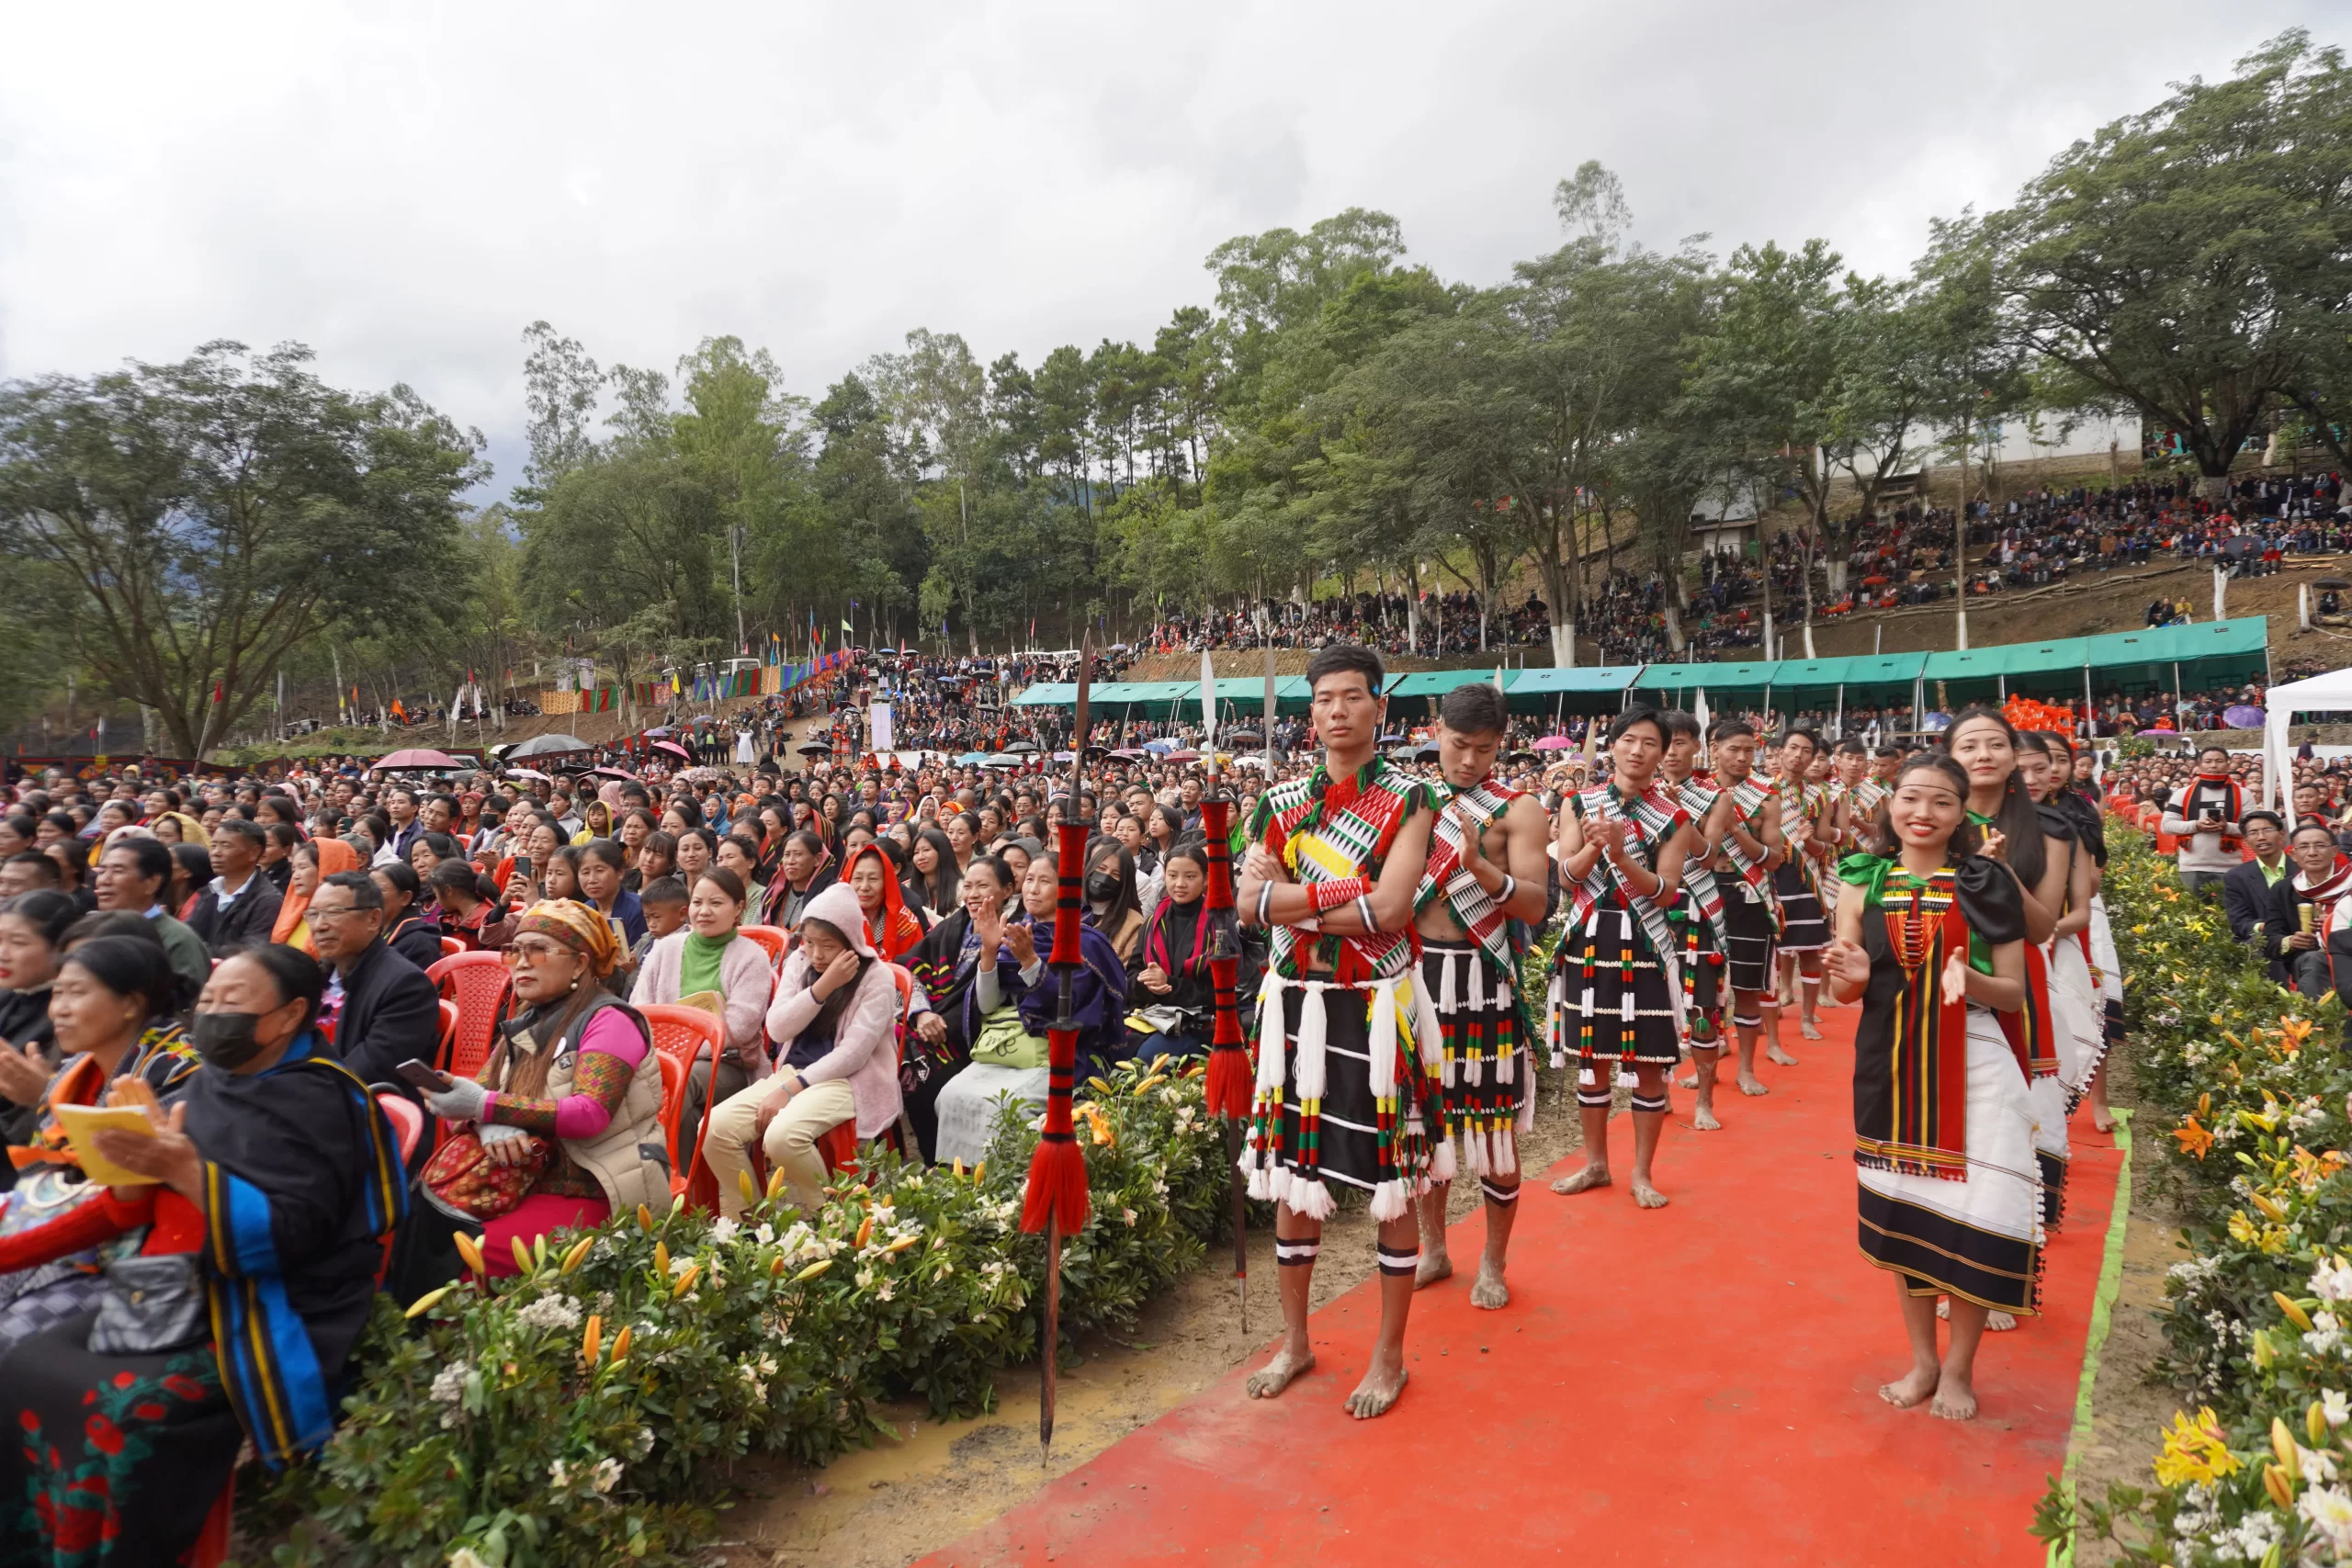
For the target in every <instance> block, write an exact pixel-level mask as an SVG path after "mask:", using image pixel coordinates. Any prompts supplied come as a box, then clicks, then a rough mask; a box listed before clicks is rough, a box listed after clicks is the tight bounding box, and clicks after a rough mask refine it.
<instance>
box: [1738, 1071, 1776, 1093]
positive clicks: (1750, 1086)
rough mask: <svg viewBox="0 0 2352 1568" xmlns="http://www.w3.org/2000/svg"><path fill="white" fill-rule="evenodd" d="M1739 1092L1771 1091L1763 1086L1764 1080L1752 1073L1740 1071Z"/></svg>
mask: <svg viewBox="0 0 2352 1568" xmlns="http://www.w3.org/2000/svg"><path fill="white" fill-rule="evenodd" d="M1739 1092H1740V1093H1742V1094H1770V1093H1771V1092H1772V1091H1771V1090H1770V1089H1767V1088H1766V1087H1765V1086H1764V1080H1763V1079H1762V1078H1759V1077H1757V1076H1756V1075H1755V1074H1754V1073H1742V1074H1740V1075H1739Z"/></svg>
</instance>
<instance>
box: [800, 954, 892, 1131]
mask: <svg viewBox="0 0 2352 1568" xmlns="http://www.w3.org/2000/svg"><path fill="white" fill-rule="evenodd" d="M886 967H887V968H888V970H889V971H890V978H891V980H892V981H893V982H894V983H896V985H897V986H898V987H899V1027H898V1030H897V1032H895V1033H894V1034H893V1035H892V1037H891V1041H890V1048H891V1053H892V1057H893V1059H892V1061H891V1063H890V1070H891V1072H892V1073H893V1074H894V1075H895V1074H896V1073H897V1072H898V1069H899V1061H901V1060H903V1059H904V1058H905V1056H906V1054H907V1005H908V1003H910V1002H911V1001H912V1000H913V999H914V994H915V977H914V976H912V975H910V974H909V973H908V972H907V970H906V969H905V967H904V966H903V965H900V964H888V965H886ZM875 1142H876V1143H888V1144H889V1145H891V1146H892V1147H893V1148H895V1149H897V1150H898V1151H899V1154H900V1155H901V1156H904V1155H905V1154H906V1152H907V1145H906V1139H905V1137H904V1136H903V1135H902V1134H900V1133H899V1129H898V1128H897V1127H896V1126H892V1127H889V1128H887V1129H885V1130H884V1132H883V1134H882V1135H881V1136H880V1137H878V1138H876V1140H875ZM814 1146H815V1148H816V1150H817V1154H818V1156H819V1157H820V1158H821V1159H822V1160H823V1161H824V1162H825V1168H826V1169H827V1170H829V1171H833V1172H835V1173H837V1174H845V1175H855V1174H856V1172H857V1168H858V1161H857V1119H856V1118H855V1117H854V1116H853V1117H851V1118H850V1120H848V1121H846V1122H842V1124H841V1125H840V1126H838V1127H831V1128H828V1129H826V1131H825V1132H824V1133H823V1134H820V1136H819V1137H818V1139H817V1142H816V1145H814Z"/></svg>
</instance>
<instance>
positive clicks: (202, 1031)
mask: <svg viewBox="0 0 2352 1568" xmlns="http://www.w3.org/2000/svg"><path fill="white" fill-rule="evenodd" d="M260 1022H261V1014H259V1013H257V1012H200V1013H198V1014H197V1015H196V1022H195V1024H194V1026H193V1027H191V1028H190V1029H189V1031H188V1039H189V1041H190V1042H191V1043H194V1045H195V1046H196V1054H197V1055H199V1056H201V1057H203V1058H204V1064H205V1066H209V1067H220V1068H221V1069H223V1070H224V1071H225V1070H229V1069H232V1068H236V1067H242V1066H244V1065H245V1064H246V1063H247V1062H250V1061H252V1060H253V1059H254V1057H255V1056H258V1055H261V1053H262V1043H261V1042H260V1041H259V1040H258V1039H256V1038H254V1028H255V1027H256V1026H257V1025H258V1024H259V1023H260Z"/></svg>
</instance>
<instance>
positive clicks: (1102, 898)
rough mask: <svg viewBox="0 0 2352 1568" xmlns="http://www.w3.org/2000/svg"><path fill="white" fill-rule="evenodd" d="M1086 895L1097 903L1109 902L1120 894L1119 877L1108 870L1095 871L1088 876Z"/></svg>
mask: <svg viewBox="0 0 2352 1568" xmlns="http://www.w3.org/2000/svg"><path fill="white" fill-rule="evenodd" d="M1086 896H1087V897H1088V898H1090V899H1091V900H1092V901H1093V902H1095V903H1097V904H1107V903H1109V902H1110V901H1111V900H1112V899H1114V898H1116V897H1118V896H1119V879H1118V878H1117V877H1115V876H1113V875H1111V874H1109V873H1108V872H1102V871H1098V872H1093V873H1091V874H1089V875H1088V876H1087V878H1086Z"/></svg>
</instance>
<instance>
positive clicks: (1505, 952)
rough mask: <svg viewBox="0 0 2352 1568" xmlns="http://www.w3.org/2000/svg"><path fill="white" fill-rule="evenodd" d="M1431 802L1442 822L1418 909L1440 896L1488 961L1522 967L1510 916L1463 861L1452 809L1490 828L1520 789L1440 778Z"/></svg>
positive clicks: (1508, 970)
mask: <svg viewBox="0 0 2352 1568" xmlns="http://www.w3.org/2000/svg"><path fill="white" fill-rule="evenodd" d="M1429 791H1430V805H1432V806H1433V807H1436V808H1437V813H1438V818H1437V825H1436V827H1435V828H1434V829H1432V830H1431V831H1430V853H1429V862H1428V864H1427V865H1425V866H1424V867H1423V868H1422V871H1421V885H1420V886H1419V888H1418V889H1416V890H1415V892H1414V894H1413V909H1414V912H1415V913H1417V914H1418V913H1419V911H1421V910H1423V909H1426V908H1429V907H1430V905H1431V904H1433V903H1435V902H1437V901H1438V900H1439V899H1440V898H1442V899H1444V900H1445V906H1446V908H1447V909H1448V910H1449V911H1450V912H1451V913H1452V914H1453V919H1454V923H1455V924H1457V925H1459V926H1460V927H1461V928H1462V929H1463V931H1465V932H1467V933H1468V934H1469V937H1470V940H1471V941H1472V942H1476V943H1477V944H1478V948H1479V951H1480V952H1482V953H1485V954H1486V955H1487V960H1488V962H1490V963H1492V964H1494V966H1495V967H1496V968H1498V969H1499V970H1501V971H1502V972H1503V973H1504V974H1506V975H1510V974H1513V973H1515V972H1516V971H1517V969H1518V966H1519V961H1518V959H1517V957H1516V955H1514V954H1513V953H1512V952H1511V950H1510V920H1509V919H1507V918H1505V916H1504V914H1503V912H1502V910H1501V909H1499V908H1497V907H1496V905H1495V901H1494V899H1492V898H1491V897H1487V890H1486V889H1485V888H1484V887H1481V886H1478V879H1477V878H1476V877H1475V876H1473V875H1471V874H1470V873H1469V872H1468V871H1467V870H1465V869H1464V866H1463V864H1462V829H1461V828H1460V827H1458V826H1456V825H1455V823H1454V820H1453V814H1452V813H1451V812H1449V811H1448V810H1447V809H1446V808H1447V807H1450V806H1459V807H1462V808H1463V809H1464V811H1466V812H1467V813H1468V814H1469V816H1470V818H1471V819H1472V820H1473V821H1475V822H1476V823H1477V824H1478V830H1479V831H1480V832H1482V833H1483V832H1485V831H1486V830H1487V829H1488V828H1491V827H1493V826H1494V825H1495V824H1496V823H1498V822H1499V821H1501V820H1502V818H1503V814H1504V813H1505V812H1507V811H1509V810H1510V803H1511V802H1512V801H1514V800H1517V799H1518V798H1519V796H1520V793H1521V792H1520V791H1518V790H1515V789H1511V788H1510V787H1508V786H1506V785H1502V784H1497V783H1495V781H1494V780H1492V779H1488V780H1487V781H1486V782H1485V783H1483V784H1474V785H1472V786H1471V787H1470V788H1468V789H1464V790H1457V789H1455V788H1454V787H1453V785H1452V784H1447V783H1445V782H1444V781H1442V780H1440V781H1438V782H1436V783H1433V784H1430V786H1429Z"/></svg>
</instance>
